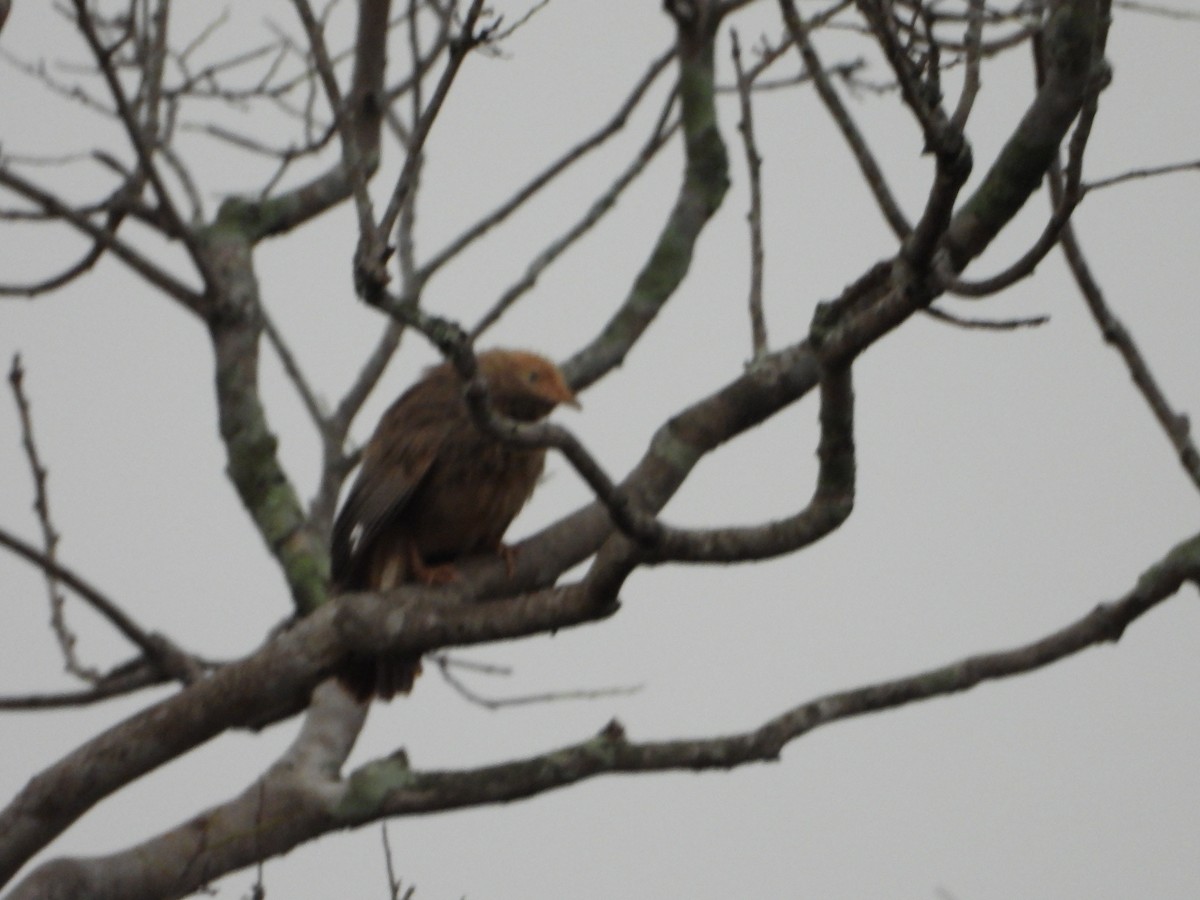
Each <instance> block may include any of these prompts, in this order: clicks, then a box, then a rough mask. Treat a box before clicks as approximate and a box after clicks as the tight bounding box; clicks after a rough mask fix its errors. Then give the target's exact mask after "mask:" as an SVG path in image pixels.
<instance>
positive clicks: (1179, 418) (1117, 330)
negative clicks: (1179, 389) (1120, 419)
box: [1059, 223, 1200, 490]
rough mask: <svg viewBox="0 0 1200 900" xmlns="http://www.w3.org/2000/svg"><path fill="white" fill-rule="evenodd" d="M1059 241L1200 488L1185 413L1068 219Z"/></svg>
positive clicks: (1103, 327) (1198, 457) (1103, 328)
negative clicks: (1113, 302) (1112, 302)
mask: <svg viewBox="0 0 1200 900" xmlns="http://www.w3.org/2000/svg"><path fill="white" fill-rule="evenodd" d="M1059 243H1060V244H1061V245H1062V249H1063V255H1064V256H1065V257H1066V260H1067V265H1068V266H1069V267H1070V269H1071V274H1072V275H1073V276H1074V278H1075V283H1076V284H1077V285H1078V286H1079V291H1080V293H1081V294H1083V299H1084V302H1086V303H1087V306H1088V309H1089V310H1090V311H1091V313H1092V318H1093V319H1095V321H1096V325H1097V326H1098V327H1099V328H1100V333H1101V334H1102V335H1103V337H1104V340H1105V342H1107V343H1108V344H1110V345H1112V347H1113V349H1115V350H1116V351H1117V352H1118V353H1119V354H1120V355H1121V359H1123V360H1124V361H1125V366H1126V367H1127V368H1128V369H1129V375H1130V377H1131V378H1132V379H1133V383H1134V384H1135V385H1136V386H1137V389H1138V391H1139V392H1140V393H1141V395H1142V397H1143V399H1144V400H1145V401H1146V404H1147V405H1148V406H1149V407H1150V411H1151V412H1152V413H1153V414H1154V418H1155V419H1157V420H1158V423H1159V425H1160V426H1162V429H1163V432H1164V433H1165V434H1166V436H1167V439H1168V440H1169V441H1170V442H1171V446H1172V447H1174V448H1175V452H1176V454H1177V455H1178V457H1179V462H1180V464H1181V465H1182V466H1183V470H1184V471H1185V472H1186V473H1187V475H1188V477H1189V478H1190V479H1191V480H1192V484H1194V485H1195V486H1196V488H1197V489H1198V490H1200V451H1198V450H1197V448H1196V443H1195V442H1194V441H1193V440H1192V437H1191V424H1190V422H1189V421H1188V417H1187V416H1186V415H1183V414H1182V413H1177V412H1175V410H1174V409H1172V408H1171V405H1170V403H1168V402H1167V398H1166V395H1165V394H1164V393H1163V390H1162V388H1161V387H1160V386H1159V384H1158V382H1157V380H1156V379H1155V378H1154V375H1153V374H1152V373H1151V371H1150V366H1149V364H1148V363H1147V362H1146V359H1145V357H1144V356H1142V353H1141V351H1140V350H1139V349H1138V346H1137V344H1136V342H1135V341H1134V339H1133V335H1131V334H1130V332H1129V330H1128V329H1127V328H1126V327H1125V326H1124V325H1123V324H1122V323H1121V320H1120V319H1119V318H1117V316H1116V315H1115V314H1114V313H1113V311H1112V309H1111V308H1110V307H1109V305H1108V303H1107V301H1106V300H1105V298H1104V291H1103V290H1102V289H1101V287H1100V284H1099V283H1098V282H1097V281H1096V279H1095V277H1094V276H1093V275H1092V272H1091V268H1090V267H1089V266H1088V264H1087V260H1086V259H1085V257H1084V254H1083V249H1082V248H1081V247H1080V245H1079V241H1078V239H1077V238H1076V237H1075V231H1074V229H1073V228H1072V227H1071V225H1070V224H1069V223H1068V224H1067V225H1065V226H1063V231H1062V234H1061V236H1060V238H1059Z"/></svg>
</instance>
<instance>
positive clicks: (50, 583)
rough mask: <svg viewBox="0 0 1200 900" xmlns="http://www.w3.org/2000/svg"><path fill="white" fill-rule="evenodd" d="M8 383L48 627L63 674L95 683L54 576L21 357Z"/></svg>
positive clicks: (50, 526)
mask: <svg viewBox="0 0 1200 900" xmlns="http://www.w3.org/2000/svg"><path fill="white" fill-rule="evenodd" d="M8 383H9V385H10V386H11V387H12V392H13V399H14V400H15V401H16V404H17V413H18V416H19V418H20V420H21V444H22V446H23V447H24V448H25V456H26V458H27V459H28V461H29V471H30V474H31V475H32V476H33V497H34V499H33V510H34V512H35V513H36V514H37V520H38V524H39V525H40V526H41V530H42V547H43V550H42V555H43V557H44V558H45V560H46V561H47V562H48V563H49V566H46V567H43V569H42V573H43V574H44V575H45V577H46V592H47V596H48V599H49V602H50V627H51V628H52V629H53V631H54V637H55V639H56V640H57V641H58V646H59V649H61V650H62V655H63V662H64V663H65V664H66V668H67V671H68V672H70V673H71V674H72V675H74V676H76V677H77V678H81V679H83V680H84V681H87V682H90V683H92V684H95V683H96V681H98V680H99V678H100V672H99V671H98V670H97V669H94V668H92V667H90V666H85V665H83V664H82V663H81V662H80V661H79V656H78V655H77V654H76V653H75V645H76V643H77V641H78V639H77V638H76V636H75V632H73V631H72V630H71V627H70V626H69V625H68V624H67V618H66V614H65V612H64V609H65V606H66V598H65V597H63V593H62V591H61V590H60V589H59V583H58V577H57V576H56V575H55V574H54V569H55V568H56V567H57V557H58V541H59V534H58V530H57V529H56V528H55V527H54V523H53V522H52V521H51V520H50V499H49V494H48V492H47V490H46V479H47V472H46V467H45V466H44V465H42V460H41V457H40V455H39V454H38V449H37V442H36V441H35V440H34V437H33V414H32V412H31V410H30V405H29V398H28V397H27V396H26V395H25V369H24V368H23V367H22V366H21V355H20V354H19V353H18V354H14V355H13V361H12V367H11V368H10V369H9V371H8Z"/></svg>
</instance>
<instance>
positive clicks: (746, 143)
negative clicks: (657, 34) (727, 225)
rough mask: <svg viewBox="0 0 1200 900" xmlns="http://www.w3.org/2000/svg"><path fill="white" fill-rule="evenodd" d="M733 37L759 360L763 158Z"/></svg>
mask: <svg viewBox="0 0 1200 900" xmlns="http://www.w3.org/2000/svg"><path fill="white" fill-rule="evenodd" d="M731 37H732V38H733V69H734V72H735V73H736V75H737V89H738V100H739V103H740V105H741V110H742V119H741V121H740V122H739V123H738V131H740V132H741V134H742V147H743V149H744V150H745V153H746V168H747V170H748V171H749V173H750V211H749V212H748V213H747V214H746V219H747V221H748V223H749V226H750V297H749V301H748V304H747V305H748V306H749V308H750V348H751V354H750V357H751V359H758V358H759V357H761V356H762V355H763V354H764V353H766V352H767V324H766V319H765V318H764V317H763V298H762V290H763V236H762V157H761V156H760V155H759V152H758V146H757V144H756V143H755V140H754V116H753V105H752V103H751V90H752V89H753V87H754V83H753V82H752V81H751V79H750V78H749V76H747V74H746V72H745V70H744V69H743V68H742V50H741V47H740V45H739V43H738V37H737V32H736V31H733V32H731Z"/></svg>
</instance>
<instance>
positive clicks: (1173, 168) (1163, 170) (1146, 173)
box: [1083, 14, 1200, 191]
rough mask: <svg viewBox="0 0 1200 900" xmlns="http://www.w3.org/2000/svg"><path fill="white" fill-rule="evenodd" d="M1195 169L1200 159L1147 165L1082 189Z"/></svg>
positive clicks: (1097, 181)
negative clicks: (1161, 164)
mask: <svg viewBox="0 0 1200 900" xmlns="http://www.w3.org/2000/svg"><path fill="white" fill-rule="evenodd" d="M1198 15H1200V14H1198ZM1196 171H1200V159H1193V160H1189V161H1188V162H1181V163H1171V164H1168V165H1163V166H1149V167H1147V168H1144V169H1130V170H1129V171H1128V172H1122V173H1121V174H1120V175H1110V176H1109V177H1108V178H1098V179H1096V180H1095V181H1089V182H1087V183H1086V184H1085V185H1084V186H1083V189H1084V191H1098V190H1102V189H1103V188H1108V187H1114V186H1115V185H1118V184H1124V183H1125V182H1127V181H1136V180H1139V179H1143V178H1157V177H1158V176H1159V175H1174V174H1176V173H1178V172H1196Z"/></svg>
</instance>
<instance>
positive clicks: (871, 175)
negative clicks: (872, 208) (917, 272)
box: [779, 0, 912, 238]
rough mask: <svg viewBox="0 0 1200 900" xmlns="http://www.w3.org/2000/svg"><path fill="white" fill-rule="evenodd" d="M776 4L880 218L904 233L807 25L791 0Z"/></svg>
mask: <svg viewBox="0 0 1200 900" xmlns="http://www.w3.org/2000/svg"><path fill="white" fill-rule="evenodd" d="M779 8H780V10H781V11H782V13H783V20H784V22H785V23H786V24H787V27H788V32H789V33H790V34H791V36H792V42H793V43H794V44H795V45H796V48H797V49H798V50H799V51H800V56H801V58H802V59H803V60H804V66H805V69H806V70H807V72H808V75H809V77H810V78H812V82H813V87H815V88H816V90H817V94H818V96H820V98H821V101H822V102H823V103H824V104H825V108H826V109H827V110H829V114H830V115H831V116H832V117H833V121H834V122H835V123H836V124H837V126H838V129H839V130H840V131H841V132H842V137H843V138H845V140H846V143H847V144H848V145H849V147H850V151H851V152H852V153H853V154H854V159H855V161H857V163H858V167H859V169H860V171H861V172H862V173H863V178H864V179H865V180H866V182H867V187H869V188H870V189H871V193H872V194H873V195H874V196H875V202H876V203H877V204H878V205H879V209H880V211H881V212H882V213H883V217H884V219H885V220H886V221H887V223H888V225H889V226H890V227H891V229H892V232H893V233H894V234H895V235H896V237H898V238H904V237H906V236H907V235H908V233H909V232H910V231H912V226H911V225H910V224H909V222H908V218H907V217H906V216H905V215H904V212H903V211H902V210H901V209H900V205H899V204H898V203H897V202H896V199H895V197H894V196H893V195H892V191H891V188H889V187H888V185H887V180H886V179H885V178H884V175H883V170H882V169H880V167H879V164H878V163H877V162H876V161H875V156H874V154H872V153H871V148H870V147H868V146H867V142H866V139H865V138H863V136H862V133H861V132H860V131H859V130H858V126H857V125H855V124H854V119H853V118H851V116H850V113H849V111H848V110H847V109H846V107H845V105H844V104H843V103H842V100H841V98H840V97H839V96H838V94H837V91H836V90H835V89H834V87H833V82H832V81H830V79H829V75H828V74H827V72H826V69H825V67H824V66H823V65H822V64H821V60H820V58H819V57H818V56H817V52H816V50H815V48H814V47H813V45H812V42H811V41H810V40H809V36H808V27H807V26H806V25H805V24H804V20H803V19H802V18H801V17H800V14H799V13H798V12H797V11H796V6H795V4H794V3H793V2H792V0H779Z"/></svg>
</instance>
